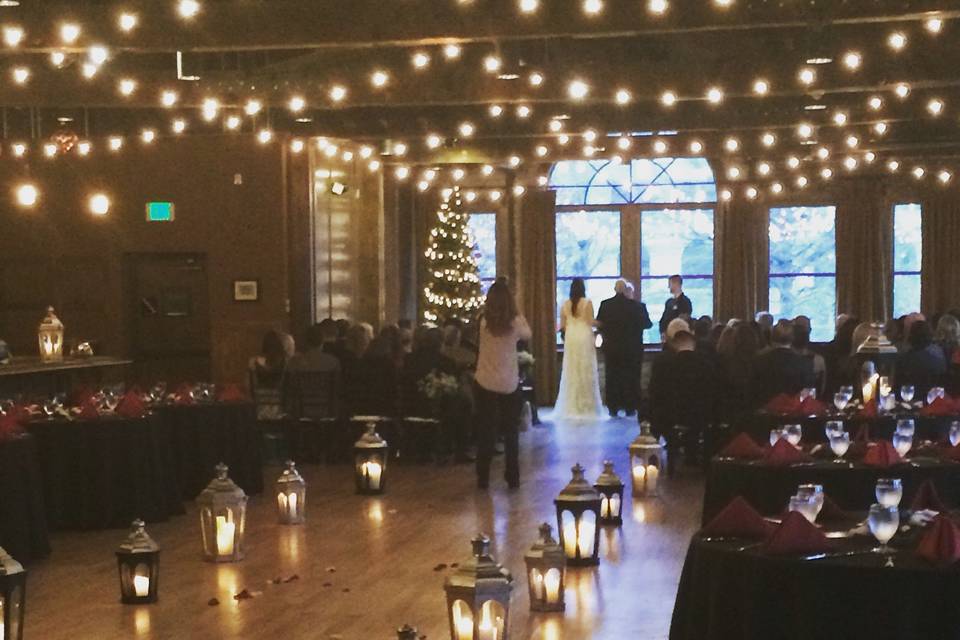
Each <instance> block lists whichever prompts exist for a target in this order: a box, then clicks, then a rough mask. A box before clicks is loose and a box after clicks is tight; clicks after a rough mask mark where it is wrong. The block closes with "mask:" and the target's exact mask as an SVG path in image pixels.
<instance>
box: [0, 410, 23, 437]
mask: <svg viewBox="0 0 960 640" xmlns="http://www.w3.org/2000/svg"><path fill="white" fill-rule="evenodd" d="M21 433H23V427H22V426H21V424H20V421H19V420H18V419H17V417H16V416H15V415H13V414H11V413H8V414H6V415H2V416H0V442H4V441H6V440H11V439H13V438H15V437H17V436H18V435H20V434H21Z"/></svg>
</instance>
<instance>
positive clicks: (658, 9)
mask: <svg viewBox="0 0 960 640" xmlns="http://www.w3.org/2000/svg"><path fill="white" fill-rule="evenodd" d="M669 8H670V4H669V3H668V2H667V0H647V11H649V12H650V13H652V14H654V15H657V16H660V15H663V14H664V13H666V12H667V9H669Z"/></svg>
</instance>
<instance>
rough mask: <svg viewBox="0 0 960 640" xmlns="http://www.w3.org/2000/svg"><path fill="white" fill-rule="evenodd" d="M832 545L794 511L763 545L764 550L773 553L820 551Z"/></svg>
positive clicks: (818, 530)
mask: <svg viewBox="0 0 960 640" xmlns="http://www.w3.org/2000/svg"><path fill="white" fill-rule="evenodd" d="M832 547H833V544H832V543H831V542H830V540H829V539H828V538H827V537H826V536H825V535H823V532H822V531H820V529H818V528H817V527H816V526H815V525H813V524H811V523H810V522H809V521H808V520H807V519H806V518H804V517H803V516H802V515H801V514H800V513H798V512H796V511H791V512H790V513H788V514H787V516H786V517H785V518H784V519H783V523H782V524H781V525H780V526H779V527H777V530H776V531H774V532H773V535H772V536H770V539H769V540H767V543H766V544H765V545H764V551H766V552H767V553H771V554H775V555H789V554H808V553H822V552H824V551H829V550H830V549H831V548H832Z"/></svg>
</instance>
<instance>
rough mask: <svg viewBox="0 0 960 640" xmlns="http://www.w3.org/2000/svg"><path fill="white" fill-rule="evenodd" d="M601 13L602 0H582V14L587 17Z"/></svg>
mask: <svg viewBox="0 0 960 640" xmlns="http://www.w3.org/2000/svg"><path fill="white" fill-rule="evenodd" d="M602 11H603V0H583V12H584V13H585V14H587V15H588V16H595V15H598V14H599V13H600V12H602Z"/></svg>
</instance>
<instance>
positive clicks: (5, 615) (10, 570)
mask: <svg viewBox="0 0 960 640" xmlns="http://www.w3.org/2000/svg"><path fill="white" fill-rule="evenodd" d="M26 604H27V572H26V571H24V570H23V566H22V565H21V564H20V563H19V562H17V561H16V560H14V559H13V558H11V557H10V554H8V553H7V552H6V551H4V550H3V547H0V640H23V613H24V609H25V608H26Z"/></svg>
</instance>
